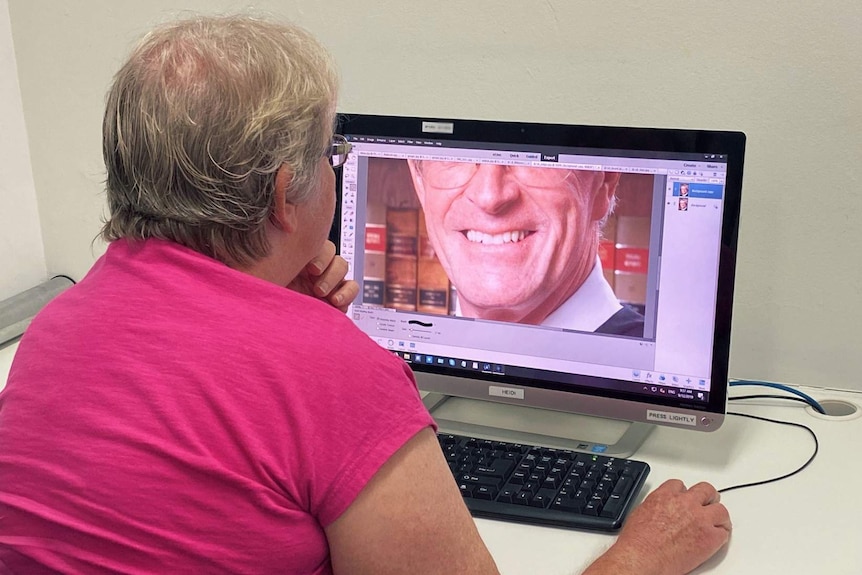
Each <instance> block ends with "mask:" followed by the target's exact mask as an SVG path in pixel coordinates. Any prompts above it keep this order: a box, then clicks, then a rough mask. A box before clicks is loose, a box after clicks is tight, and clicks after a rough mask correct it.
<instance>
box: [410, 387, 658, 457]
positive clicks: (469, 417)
mask: <svg viewBox="0 0 862 575" xmlns="http://www.w3.org/2000/svg"><path fill="white" fill-rule="evenodd" d="M422 401H423V402H424V403H425V407H427V408H428V411H430V412H431V415H432V417H434V421H436V422H437V426H438V427H439V430H440V431H441V432H444V433H455V434H459V435H470V436H476V437H483V438H487V439H493V440H496V441H507V442H511V443H527V444H532V445H542V446H546V447H556V448H559V449H569V450H572V451H581V452H584V453H600V454H602V455H608V456H611V457H630V456H631V455H632V454H634V452H635V451H637V449H638V447H640V445H641V444H642V443H643V441H644V440H645V439H646V437H647V435H649V433H650V431H652V429H653V428H654V427H655V426H654V425H652V424H648V423H641V422H631V421H619V420H615V419H607V418H603V417H592V416H587V415H580V414H574V413H564V412H560V411H553V410H550V409H540V408H536V407H525V406H521V405H512V404H506V403H497V402H493V401H481V400H476V399H467V398H463V397H452V396H448V395H443V394H439V393H429V394H427V395H425V396H424V397H423V400H422Z"/></svg>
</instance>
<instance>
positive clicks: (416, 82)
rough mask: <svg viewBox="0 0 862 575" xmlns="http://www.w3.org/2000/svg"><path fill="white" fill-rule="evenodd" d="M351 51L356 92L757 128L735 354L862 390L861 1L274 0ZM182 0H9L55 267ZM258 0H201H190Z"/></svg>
mask: <svg viewBox="0 0 862 575" xmlns="http://www.w3.org/2000/svg"><path fill="white" fill-rule="evenodd" d="M254 5H255V6H256V7H257V8H258V9H263V10H268V11H270V12H272V13H274V14H278V15H282V16H285V17H288V18H290V19H293V20H295V21H297V22H299V23H300V24H302V25H304V26H306V27H307V28H309V29H310V30H312V31H313V32H314V33H315V34H317V35H318V37H320V38H321V39H322V40H323V41H324V42H325V43H326V44H327V45H328V46H329V47H330V48H331V50H332V51H333V53H334V54H335V56H336V58H337V59H338V61H339V63H340V66H341V68H342V75H343V93H342V98H341V108H342V110H349V111H355V112H366V113H391V114H415V115H427V116H441V117H447V116H452V117H475V118H488V119H506V120H529V121H544V122H561V123H595V124H618V125H640V126H665V127H688V128H714V129H733V130H742V131H745V132H746V133H747V134H748V137H749V139H748V150H747V158H746V176H745V187H744V193H743V196H744V199H743V206H742V214H743V215H742V224H741V232H740V247H739V264H738V274H737V278H738V282H737V294H736V304H735V311H734V332H733V349H732V352H733V355H732V366H731V373H732V375H733V376H736V377H748V378H761V379H769V380H773V381H782V382H790V383H799V384H810V385H819V386H826V387H838V388H855V389H859V390H862V377H860V374H862V311H860V308H859V306H858V304H857V300H859V299H860V295H862V266H860V264H859V257H858V256H857V253H859V251H860V248H862V231H860V226H859V225H858V222H859V219H860V216H862V193H860V192H862V189H860V188H862V186H860V177H859V163H860V151H862V106H860V104H862V97H860V94H862V67H860V64H859V58H858V55H859V54H860V53H862V33H860V30H862V3H859V2H858V1H857V0H835V1H833V2H829V3H819V2H778V1H775V0H761V1H760V2H750V1H748V0H728V1H724V2H709V3H707V2H691V1H689V0H662V1H660V2H639V3H635V2H588V1H585V0H583V1H581V0H549V1H545V2H538V1H526V0H506V1H499V0H495V1H492V0H473V1H471V2H454V1H443V0H441V1H436V2H406V1H403V0H378V1H376V2H371V1H366V2H357V1H355V0H352V1H347V0H329V1H327V2H320V1H318V0H292V1H290V0H267V1H260V2H256V3H255V4H254ZM176 6H177V2H176V0H150V1H148V2H146V3H144V2H132V1H125V2H121V1H116V0H88V1H79V2H75V3H68V2H66V3H56V2H52V1H50V0H10V13H11V18H12V26H13V32H14V39H15V45H16V49H17V53H18V66H19V74H20V81H21V90H22V93H23V98H24V111H25V116H26V118H27V124H28V129H29V135H30V146H31V148H30V149H31V153H32V160H33V167H34V173H35V175H36V189H37V192H38V197H39V200H40V202H39V203H40V214H41V220H42V225H43V227H44V229H45V230H46V233H45V249H46V255H47V260H48V267H49V269H50V270H51V271H52V272H53V273H69V274H71V275H73V276H75V277H80V276H81V275H82V274H83V273H84V272H85V271H86V270H87V268H88V267H89V265H90V264H91V262H92V261H93V259H94V257H95V255H97V254H98V253H100V252H101V250H102V249H103V246H102V245H101V244H99V243H96V244H95V247H94V248H93V249H91V240H92V239H93V237H94V236H95V235H96V234H97V233H98V230H99V226H100V222H99V218H100V215H101V213H102V205H103V198H102V195H101V179H102V177H103V175H102V166H101V155H100V154H101V152H100V142H99V130H100V122H101V107H102V103H103V96H104V92H105V90H106V88H107V86H108V84H109V82H110V79H111V75H112V73H113V71H114V70H115V69H116V68H117V66H118V65H119V63H120V62H121V60H122V59H123V57H124V55H125V54H126V53H127V51H128V48H129V47H130V45H131V43H132V42H133V40H134V39H135V38H136V36H137V35H138V34H139V33H141V32H143V31H144V30H146V29H147V28H148V27H150V26H151V24H153V23H155V22H156V21H160V20H164V19H167V18H169V17H170V16H171V15H172V14H175V13H176ZM242 7H243V4H241V3H236V2H227V1H224V0H221V1H219V0H206V1H204V0H187V1H186V2H184V3H183V8H184V9H188V10H210V11H211V10H213V9H218V10H221V11H229V10H233V9H237V8H242Z"/></svg>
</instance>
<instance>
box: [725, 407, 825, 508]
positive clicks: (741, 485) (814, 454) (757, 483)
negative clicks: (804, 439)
mask: <svg viewBox="0 0 862 575" xmlns="http://www.w3.org/2000/svg"><path fill="white" fill-rule="evenodd" d="M775 397H781V398H782V399H793V398H789V397H783V396H775ZM805 403H808V402H805ZM727 414H728V415H738V416H739V417H748V418H751V419H757V420H760V421H768V422H770V423H778V424H779V425H790V426H793V427H801V428H802V429H804V430H805V431H807V432H808V433H810V434H811V437H813V438H814V453H812V454H811V457H809V458H808V461H806V462H805V463H803V464H802V466H801V467H799V468H798V469H796V470H794V471H791V472H790V473H786V474H784V475H782V476H780V477H773V478H772V479H764V480H763V481H755V482H753V483H741V484H739V485H731V486H730V487H725V488H724V489H719V490H718V492H719V493H726V492H728V491H733V490H734V489H743V488H744V487H755V486H757V485H766V484H767V483H773V482H775V481H781V480H782V479H787V478H788V477H792V476H794V475H796V474H797V473H799V472H800V471H802V470H803V469H805V468H806V467H808V466H809V465H810V464H811V462H812V461H814V458H815V457H817V452H818V451H819V450H820V442H819V441H817V434H816V433H814V431H813V430H812V429H811V428H810V427H808V426H807V425H802V424H801V423H792V422H790V421H779V420H777V419H769V418H768V417H760V416H757V415H749V414H747V413H736V412H732V411H728V412H727Z"/></svg>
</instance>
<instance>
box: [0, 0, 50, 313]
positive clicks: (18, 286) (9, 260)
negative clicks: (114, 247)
mask: <svg viewBox="0 0 862 575" xmlns="http://www.w3.org/2000/svg"><path fill="white" fill-rule="evenodd" d="M47 273H48V272H47V270H46V267H45V251H44V249H43V247H42V231H41V228H40V225H39V213H38V211H37V209H36V189H35V187H34V186H33V172H32V170H31V169H30V150H29V147H28V145H27V130H26V128H25V126H24V111H23V108H22V107H21V92H20V91H19V89H18V70H17V67H16V65H15V49H14V47H13V45H12V28H11V25H10V22H9V6H8V4H7V2H6V0H0V301H2V300H4V299H6V298H8V297H12V296H13V295H16V294H18V293H20V292H22V291H24V290H26V289H29V288H31V287H33V286H36V285H38V284H40V283H42V282H43V281H45V280H46V279H47Z"/></svg>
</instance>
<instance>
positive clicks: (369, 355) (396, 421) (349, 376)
mask: <svg viewBox="0 0 862 575" xmlns="http://www.w3.org/2000/svg"><path fill="white" fill-rule="evenodd" d="M347 339H348V340H351V339H352V340H353V342H352V344H349V345H347V346H345V347H342V348H341V352H342V353H341V354H340V357H334V356H333V355H332V354H333V352H335V351H336V350H330V352H329V353H330V357H329V365H328V367H327V368H325V369H322V370H316V375H315V374H309V378H308V381H309V385H310V386H313V389H309V393H307V394H304V395H303V397H304V401H305V405H304V406H303V412H304V413H303V417H302V419H303V420H304V421H303V422H302V425H303V432H302V433H301V437H302V441H303V445H301V446H298V447H299V449H300V451H301V453H302V469H301V470H299V471H300V473H301V475H302V479H301V480H300V481H298V482H297V484H298V485H299V486H302V487H301V490H303V491H305V493H306V494H307V499H306V504H307V505H308V506H309V512H310V513H311V514H312V515H313V516H315V517H316V518H317V520H318V521H319V522H320V524H321V525H323V526H327V525H329V524H330V523H332V522H333V521H335V520H336V519H337V518H338V517H339V516H340V515H341V514H342V513H343V512H344V511H345V510H346V509H347V508H348V507H349V506H350V504H351V503H352V502H353V500H354V499H356V497H357V495H359V493H360V492H361V491H362V489H363V488H364V487H365V485H366V484H367V483H368V481H369V480H370V479H371V478H372V477H373V476H374V474H375V473H376V472H377V471H378V470H379V469H380V467H381V466H382V465H383V464H384V463H386V461H387V460H388V459H389V458H390V457H392V455H393V454H394V453H395V452H396V451H398V450H399V449H400V448H401V447H402V446H403V445H404V444H405V443H406V442H407V441H408V440H410V439H411V438H412V437H413V436H414V435H416V433H418V432H419V431H420V430H422V429H424V428H426V427H432V428H435V429H436V426H435V424H434V421H433V419H432V418H431V415H430V414H429V413H428V411H427V409H425V406H424V405H423V404H422V401H421V398H420V395H419V391H418V390H417V388H416V382H415V380H414V378H413V374H412V372H411V371H410V368H409V367H408V366H407V365H406V364H405V363H404V362H403V361H402V360H401V359H400V358H398V357H396V356H395V355H393V354H391V353H390V352H387V351H385V350H383V349H382V348H380V347H379V346H377V344H375V343H374V342H372V341H371V340H369V339H368V338H367V337H365V336H364V335H363V334H361V333H357V334H356V335H355V336H351V337H348V338H347ZM345 343H346V342H345ZM318 367H320V366H318ZM303 499H305V498H303Z"/></svg>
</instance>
